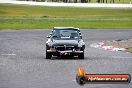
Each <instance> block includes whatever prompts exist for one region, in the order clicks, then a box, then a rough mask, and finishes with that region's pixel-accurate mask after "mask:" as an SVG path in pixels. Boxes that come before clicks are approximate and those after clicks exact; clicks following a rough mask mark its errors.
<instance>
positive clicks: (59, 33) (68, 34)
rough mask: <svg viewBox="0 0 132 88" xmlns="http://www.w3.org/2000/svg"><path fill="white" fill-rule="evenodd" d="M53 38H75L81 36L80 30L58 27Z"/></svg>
mask: <svg viewBox="0 0 132 88" xmlns="http://www.w3.org/2000/svg"><path fill="white" fill-rule="evenodd" d="M52 37H53V38H61V39H68V38H69V39H71V38H72V39H75V38H80V36H79V31H78V30H74V29H62V30H61V29H58V30H54V31H53V34H52Z"/></svg>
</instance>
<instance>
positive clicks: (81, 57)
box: [78, 51, 84, 59]
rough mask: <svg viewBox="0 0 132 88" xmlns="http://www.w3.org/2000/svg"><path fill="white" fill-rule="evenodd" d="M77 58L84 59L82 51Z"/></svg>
mask: <svg viewBox="0 0 132 88" xmlns="http://www.w3.org/2000/svg"><path fill="white" fill-rule="evenodd" d="M78 58H79V59H84V51H83V53H81V54H79V55H78Z"/></svg>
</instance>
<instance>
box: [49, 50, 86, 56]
mask: <svg viewBox="0 0 132 88" xmlns="http://www.w3.org/2000/svg"><path fill="white" fill-rule="evenodd" d="M47 53H51V54H52V55H57V56H61V55H79V54H82V53H84V51H72V50H66V51H57V50H47Z"/></svg>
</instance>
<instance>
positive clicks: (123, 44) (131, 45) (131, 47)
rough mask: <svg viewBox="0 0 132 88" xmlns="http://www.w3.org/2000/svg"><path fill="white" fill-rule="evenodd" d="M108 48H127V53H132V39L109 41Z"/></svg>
mask: <svg viewBox="0 0 132 88" xmlns="http://www.w3.org/2000/svg"><path fill="white" fill-rule="evenodd" d="M105 44H106V45H108V46H114V47H117V48H125V49H126V51H128V52H130V53H132V39H120V40H114V41H107V42H106V43H105Z"/></svg>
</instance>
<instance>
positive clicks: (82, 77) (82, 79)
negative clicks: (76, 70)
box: [76, 76, 86, 86]
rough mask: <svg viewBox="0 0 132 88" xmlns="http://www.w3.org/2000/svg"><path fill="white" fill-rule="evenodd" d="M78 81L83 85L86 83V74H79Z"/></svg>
mask: <svg viewBox="0 0 132 88" xmlns="http://www.w3.org/2000/svg"><path fill="white" fill-rule="evenodd" d="M76 82H77V83H78V84H79V85H81V86H83V85H84V84H86V78H85V77H84V76H79V77H76Z"/></svg>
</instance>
